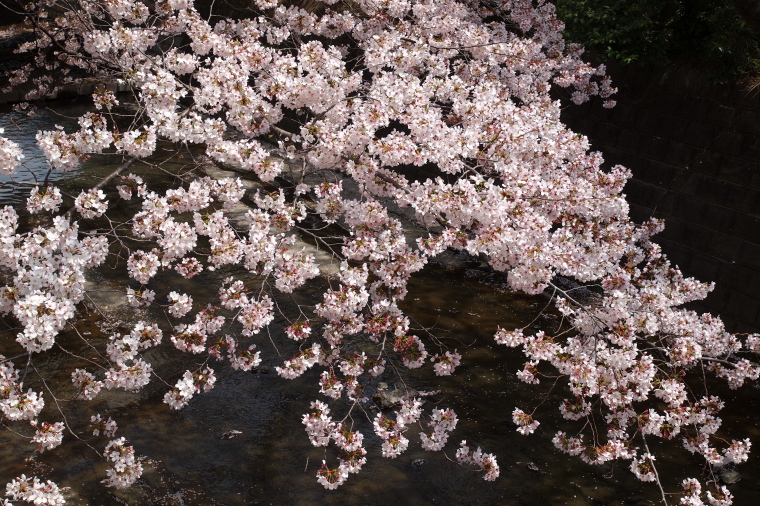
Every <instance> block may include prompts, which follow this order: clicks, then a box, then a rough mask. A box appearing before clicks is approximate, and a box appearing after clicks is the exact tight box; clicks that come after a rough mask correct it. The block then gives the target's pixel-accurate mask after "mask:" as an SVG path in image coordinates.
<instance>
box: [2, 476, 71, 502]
mask: <svg viewBox="0 0 760 506" xmlns="http://www.w3.org/2000/svg"><path fill="white" fill-rule="evenodd" d="M5 495H6V497H10V498H11V499H13V500H14V501H25V502H27V503H29V504H43V505H45V506H58V505H60V504H65V503H66V501H65V500H64V499H63V494H61V491H60V490H59V488H58V485H56V484H55V483H53V482H52V481H50V480H47V481H46V482H45V483H42V481H40V479H39V478H37V477H36V476H32V477H31V478H27V477H26V475H24V474H22V475H21V476H19V477H17V478H14V479H13V480H11V481H10V482H9V483H8V484H7V485H6V486H5ZM7 504H10V503H7Z"/></svg>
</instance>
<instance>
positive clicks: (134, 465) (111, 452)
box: [103, 437, 143, 488]
mask: <svg viewBox="0 0 760 506" xmlns="http://www.w3.org/2000/svg"><path fill="white" fill-rule="evenodd" d="M103 455H104V456H105V457H106V460H108V462H109V464H110V465H111V468H110V469H108V470H107V471H106V473H107V474H108V478H106V479H105V480H103V483H105V484H106V486H109V487H114V488H128V487H129V486H131V485H132V484H133V483H134V482H135V481H137V479H138V478H139V477H140V476H142V472H143V468H142V464H141V463H140V462H139V460H138V459H137V458H136V457H135V450H134V448H132V447H131V446H127V445H126V440H125V439H124V438H123V437H120V438H118V439H113V440H111V441H110V442H109V443H108V444H107V445H106V448H105V450H104V451H103Z"/></svg>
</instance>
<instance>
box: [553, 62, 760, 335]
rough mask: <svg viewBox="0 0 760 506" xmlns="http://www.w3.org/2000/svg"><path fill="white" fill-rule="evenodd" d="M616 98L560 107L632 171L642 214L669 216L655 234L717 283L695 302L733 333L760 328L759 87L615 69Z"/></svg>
mask: <svg viewBox="0 0 760 506" xmlns="http://www.w3.org/2000/svg"><path fill="white" fill-rule="evenodd" d="M609 71H610V75H611V76H612V78H613V83H614V85H615V86H616V87H617V88H618V90H619V91H618V94H617V97H616V98H617V102H618V105H617V106H616V107H615V108H614V109H611V110H608V109H603V108H602V107H601V103H600V102H599V101H594V102H591V103H587V104H583V105H581V106H570V107H568V108H567V109H565V111H564V112H563V121H565V122H566V123H567V124H568V125H569V126H570V127H571V128H572V129H573V130H575V131H577V132H580V133H583V134H585V135H587V136H588V137H589V139H590V141H591V145H592V149H595V150H599V151H601V152H603V153H604V156H605V160H606V163H607V164H610V165H612V164H617V163H620V164H623V165H625V166H626V167H628V168H629V169H630V170H631V171H632V172H633V180H632V181H630V182H629V183H628V186H626V189H625V193H626V194H627V196H628V200H629V202H630V203H631V214H632V216H633V218H634V219H635V220H636V221H642V220H645V219H647V218H649V217H650V216H655V217H658V218H663V219H665V231H664V232H663V233H662V234H660V236H658V238H657V241H658V242H659V243H660V244H661V245H662V247H663V250H664V251H665V252H666V253H667V254H668V256H669V257H670V258H671V259H672V261H673V262H674V263H676V264H678V265H679V266H680V267H681V269H682V270H683V271H684V272H685V273H686V274H688V275H691V276H694V277H696V278H698V279H701V280H704V281H715V282H716V288H715V290H714V292H713V293H711V294H710V296H709V297H708V298H707V299H706V300H705V301H703V304H700V305H698V306H697V308H698V309H701V310H708V311H710V312H712V313H716V314H720V315H721V316H722V317H723V318H724V321H725V322H726V324H727V327H728V328H729V329H730V330H732V331H734V332H751V331H758V329H760V93H758V91H755V92H750V91H747V89H746V87H743V86H741V85H734V86H710V85H708V84H707V83H706V82H705V81H704V79H703V78H702V77H701V76H700V75H699V74H698V73H697V72H695V71H692V70H688V69H679V68H667V69H655V68H640V67H624V66H614V67H611V68H610V69H609Z"/></svg>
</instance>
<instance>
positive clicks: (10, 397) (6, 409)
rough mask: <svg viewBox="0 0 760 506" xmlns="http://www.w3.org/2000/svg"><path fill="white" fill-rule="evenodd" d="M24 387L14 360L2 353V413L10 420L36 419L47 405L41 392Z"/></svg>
mask: <svg viewBox="0 0 760 506" xmlns="http://www.w3.org/2000/svg"><path fill="white" fill-rule="evenodd" d="M23 387H24V384H23V382H19V372H18V370H17V369H16V368H15V367H14V365H13V362H11V361H9V360H7V359H6V358H5V357H3V356H2V355H0V413H2V415H3V416H4V417H5V418H7V419H8V420H10V421H17V420H33V419H36V418H37V415H39V413H40V411H42V408H43V407H45V401H44V399H43V398H42V396H41V395H40V394H38V393H37V392H34V391H33V390H32V389H29V390H27V391H26V392H24V390H23Z"/></svg>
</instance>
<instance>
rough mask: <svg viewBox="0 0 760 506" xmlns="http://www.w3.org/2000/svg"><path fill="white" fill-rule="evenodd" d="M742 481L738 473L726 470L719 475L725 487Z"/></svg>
mask: <svg viewBox="0 0 760 506" xmlns="http://www.w3.org/2000/svg"><path fill="white" fill-rule="evenodd" d="M741 479H742V475H741V474H739V472H738V471H733V470H730V469H726V470H725V471H721V473H720V481H722V482H723V483H725V484H726V485H732V484H734V483H736V482H737V481H739V480H741Z"/></svg>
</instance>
